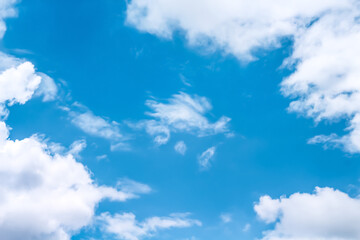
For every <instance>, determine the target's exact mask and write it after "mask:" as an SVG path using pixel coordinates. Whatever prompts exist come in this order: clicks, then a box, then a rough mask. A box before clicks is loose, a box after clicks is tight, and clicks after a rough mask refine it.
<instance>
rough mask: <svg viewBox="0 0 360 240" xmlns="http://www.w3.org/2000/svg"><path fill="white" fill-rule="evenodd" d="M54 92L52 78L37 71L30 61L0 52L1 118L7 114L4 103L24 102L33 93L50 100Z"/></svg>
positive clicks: (55, 89) (55, 90)
mask: <svg viewBox="0 0 360 240" xmlns="http://www.w3.org/2000/svg"><path fill="white" fill-rule="evenodd" d="M56 92H57V87H56V85H55V83H54V82H53V80H52V79H51V78H50V77H48V76H47V75H45V74H42V73H37V72H36V69H35V67H34V65H33V64H32V63H31V62H29V61H24V60H22V59H18V58H15V57H12V56H10V55H7V54H4V53H1V52H0V114H1V116H2V117H3V118H6V116H7V110H6V108H5V106H6V105H13V104H15V103H18V104H24V103H25V102H27V101H28V100H29V99H30V98H32V97H33V96H34V95H36V96H43V99H44V101H45V100H46V101H50V100H53V99H54V98H55V96H56Z"/></svg>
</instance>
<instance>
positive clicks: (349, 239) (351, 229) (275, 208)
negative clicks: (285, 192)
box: [254, 187, 360, 240]
mask: <svg viewBox="0 0 360 240" xmlns="http://www.w3.org/2000/svg"><path fill="white" fill-rule="evenodd" d="M254 209H255V211H256V213H257V215H258V216H259V218H260V219H261V220H263V221H265V222H266V223H273V222H276V224H275V227H274V229H272V230H270V231H266V232H264V237H263V238H262V239H263V240H355V239H360V228H359V225H360V199H359V198H351V197H350V196H348V195H347V194H346V193H343V192H341V191H339V190H334V189H332V188H318V187H317V188H316V190H315V192H314V193H313V194H308V193H295V194H292V195H291V196H290V197H288V198H287V197H281V198H280V199H272V198H271V197H269V196H263V197H261V198H260V202H259V203H257V204H256V205H255V207H254Z"/></svg>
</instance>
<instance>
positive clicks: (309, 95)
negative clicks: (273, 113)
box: [282, 6, 360, 153]
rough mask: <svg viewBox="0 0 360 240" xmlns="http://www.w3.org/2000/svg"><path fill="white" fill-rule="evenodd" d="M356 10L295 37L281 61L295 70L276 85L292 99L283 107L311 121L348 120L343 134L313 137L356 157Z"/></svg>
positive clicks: (359, 88)
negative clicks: (283, 59) (287, 63)
mask: <svg viewBox="0 0 360 240" xmlns="http://www.w3.org/2000/svg"><path fill="white" fill-rule="evenodd" d="M358 17H360V6H357V7H355V6H354V8H353V9H351V10H350V9H349V10H347V11H345V10H344V11H337V12H333V13H331V14H327V15H325V16H323V17H322V18H320V19H319V20H318V21H317V22H316V23H314V24H313V26H312V27H311V28H309V29H308V30H307V31H305V32H303V33H301V34H299V35H298V36H296V38H295V45H294V52H293V54H292V56H291V57H290V58H289V59H288V60H287V62H289V63H290V64H291V63H295V66H296V71H295V72H294V73H293V74H292V75H290V76H289V77H288V78H287V79H285V80H284V81H283V83H282V91H283V93H284V94H285V95H287V96H292V97H296V98H297V99H296V100H294V101H293V102H292V103H291V104H290V107H289V110H290V111H294V112H299V113H302V114H304V115H305V116H307V117H312V118H314V119H315V121H317V122H319V121H321V120H337V119H340V118H345V119H350V127H349V128H348V129H346V130H347V131H348V132H349V133H348V134H347V135H345V136H342V137H339V136H337V135H335V134H332V135H330V136H317V137H315V138H314V139H312V140H311V141H310V143H319V142H323V143H326V144H332V145H335V146H339V147H342V148H344V149H345V150H346V151H348V152H352V153H355V152H360V140H359V139H360V138H359V132H360V125H359V120H360V104H359V102H360V84H359V79H360V47H359V44H358V42H360V22H359V20H358Z"/></svg>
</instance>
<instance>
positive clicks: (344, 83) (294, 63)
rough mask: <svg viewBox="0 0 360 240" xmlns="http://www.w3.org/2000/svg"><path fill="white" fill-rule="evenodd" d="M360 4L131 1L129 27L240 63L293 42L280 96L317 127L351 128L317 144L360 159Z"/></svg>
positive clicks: (352, 1)
mask: <svg viewBox="0 0 360 240" xmlns="http://www.w3.org/2000/svg"><path fill="white" fill-rule="evenodd" d="M359 18H360V4H359V1H357V0H343V1H339V0H328V1H315V2H314V1H311V0H291V1H288V0H275V1H263V0H255V1H246V0H239V1H232V0H225V1H223V0H221V1H220V0H214V1H206V0H200V1H196V2H194V1H190V0H152V1H149V0H132V1H130V2H129V3H128V5H127V23H128V24H129V25H132V26H134V27H136V28H137V29H139V30H140V31H144V32H148V33H151V34H155V35H157V36H159V37H162V38H168V39H169V38H171V37H172V35H173V33H174V32H177V31H180V32H182V33H183V34H184V35H185V37H186V39H187V40H188V42H189V44H190V45H193V46H200V47H203V48H206V49H210V50H211V49H213V50H215V49H218V50H221V51H222V52H224V53H225V54H232V55H234V56H236V57H237V58H238V59H240V60H241V61H251V60H254V59H256V55H257V54H256V53H257V52H258V50H259V49H271V48H278V47H281V41H282V40H283V39H284V38H288V39H292V40H293V42H294V44H293V53H292V54H291V56H290V57H289V58H288V59H286V60H285V61H284V64H283V66H286V67H289V68H291V69H293V70H294V72H293V74H291V75H290V76H289V77H287V78H286V79H284V81H283V82H282V84H281V90H282V92H283V94H284V95H285V96H288V97H291V98H293V99H294V100H293V101H292V102H291V104H290V107H289V110H290V111H293V112H298V113H301V114H303V115H305V116H307V117H311V118H314V119H315V121H317V122H318V121H321V120H330V121H333V120H338V119H341V118H345V119H347V120H349V127H348V128H347V129H346V130H347V131H348V132H349V133H348V134H346V135H344V136H338V135H336V134H332V135H330V136H322V135H321V136H316V137H315V139H312V140H310V141H309V142H310V143H325V144H327V145H334V146H339V147H342V148H343V149H344V150H346V151H348V152H351V153H356V152H360V140H359V139H360V133H359V132H360V124H359V118H360V117H359V116H360V105H359V100H360V97H359V96H360V95H359V92H360V85H359V84H358V83H359V79H360V70H359V69H360V57H359V56H360V47H359V44H358V42H359V41H360V21H359Z"/></svg>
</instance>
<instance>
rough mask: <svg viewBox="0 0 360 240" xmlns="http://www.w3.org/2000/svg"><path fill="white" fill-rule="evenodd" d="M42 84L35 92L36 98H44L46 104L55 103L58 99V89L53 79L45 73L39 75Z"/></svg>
mask: <svg viewBox="0 0 360 240" xmlns="http://www.w3.org/2000/svg"><path fill="white" fill-rule="evenodd" d="M38 75H39V76H40V77H41V83H40V85H39V87H38V89H37V90H36V92H35V96H42V97H43V101H44V102H49V101H54V100H56V98H57V97H58V96H57V95H58V87H57V85H56V83H55V81H54V79H52V78H51V77H49V76H48V75H46V74H44V73H38Z"/></svg>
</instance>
